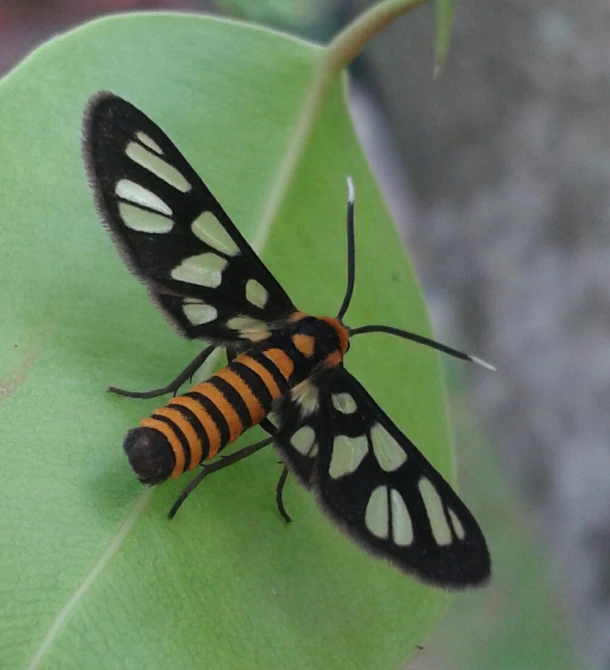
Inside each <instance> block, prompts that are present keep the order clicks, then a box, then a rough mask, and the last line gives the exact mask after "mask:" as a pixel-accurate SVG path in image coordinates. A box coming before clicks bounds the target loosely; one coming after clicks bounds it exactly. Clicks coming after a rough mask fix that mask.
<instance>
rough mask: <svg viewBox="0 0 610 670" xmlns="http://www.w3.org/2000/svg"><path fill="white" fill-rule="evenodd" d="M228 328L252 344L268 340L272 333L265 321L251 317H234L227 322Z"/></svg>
mask: <svg viewBox="0 0 610 670" xmlns="http://www.w3.org/2000/svg"><path fill="white" fill-rule="evenodd" d="M227 327H228V328H231V330H235V331H237V332H238V333H239V337H241V338H242V339H244V340H250V342H261V341H262V340H267V339H268V338H269V337H270V336H271V333H270V332H269V327H268V325H267V324H266V323H265V322H264V321H260V320H259V319H253V318H251V317H249V316H234V317H232V318H231V319H229V320H228V321H227Z"/></svg>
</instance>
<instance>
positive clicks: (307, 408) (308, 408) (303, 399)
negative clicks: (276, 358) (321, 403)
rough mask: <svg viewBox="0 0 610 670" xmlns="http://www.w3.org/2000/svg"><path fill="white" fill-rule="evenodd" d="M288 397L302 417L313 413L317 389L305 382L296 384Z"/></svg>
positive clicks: (316, 400) (315, 405)
mask: <svg viewBox="0 0 610 670" xmlns="http://www.w3.org/2000/svg"><path fill="white" fill-rule="evenodd" d="M290 395H291V397H292V399H293V400H294V402H296V403H297V405H298V406H299V407H300V409H301V415H302V416H304V417H305V416H309V414H311V413H312V412H315V410H316V409H317V407H318V388H317V386H315V385H314V384H312V383H311V382H309V381H307V380H305V381H304V382H301V383H300V384H297V385H296V386H295V387H294V388H293V389H292V391H291V392H290Z"/></svg>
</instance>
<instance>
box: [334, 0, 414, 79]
mask: <svg viewBox="0 0 610 670" xmlns="http://www.w3.org/2000/svg"><path fill="white" fill-rule="evenodd" d="M426 1H427V0H385V1H384V2H380V3H378V4H376V5H375V6H373V7H371V8H370V9H368V10H367V11H366V12H364V13H363V14H361V15H360V16H359V17H358V18H357V19H356V20H355V21H353V22H352V23H350V24H349V25H348V26H346V27H345V28H344V29H343V30H342V31H341V32H340V33H339V34H338V35H337V36H336V37H335V38H334V39H333V40H332V42H331V43H330V44H329V45H328V47H327V54H326V59H325V66H326V72H327V74H328V75H331V76H332V74H334V73H336V72H338V71H339V70H342V69H343V68H345V67H347V65H349V63H351V62H352V61H353V60H354V59H355V58H356V56H357V55H358V54H359V53H360V52H361V51H362V50H363V49H364V47H365V46H366V45H367V44H368V43H369V42H370V41H371V40H372V39H373V37H375V35H377V33H379V32H381V31H382V30H383V29H384V28H385V27H386V26H387V25H388V24H389V23H391V22H392V21H393V20H394V19H396V18H397V17H399V16H401V15H402V14H406V13H407V12H410V11H411V10H412V9H415V8H416V7H419V5H422V4H424V2H426Z"/></svg>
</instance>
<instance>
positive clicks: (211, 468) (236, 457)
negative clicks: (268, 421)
mask: <svg viewBox="0 0 610 670" xmlns="http://www.w3.org/2000/svg"><path fill="white" fill-rule="evenodd" d="M272 441H273V438H271V437H266V438H265V439H264V440H261V441H260V442H255V443H254V444H251V445H250V446H249V447H244V448H243V449H240V450H239V451H236V452H235V453H234V454H231V455H230V456H223V457H222V458H221V459H220V460H218V461H216V462H215V463H210V465H203V466H201V471H200V472H199V474H198V475H197V476H195V477H193V479H191V481H190V482H189V483H188V484H187V485H186V486H185V487H184V489H183V490H182V493H181V494H180V495H179V496H178V499H177V500H176V502H175V503H174V504H173V505H172V508H171V509H170V511H169V514H168V515H167V516H168V517H169V518H170V519H173V518H174V516H175V515H176V512H177V511H178V508H179V507H180V505H182V503H183V502H184V501H185V500H186V498H187V496H188V495H189V493H191V491H193V490H194V489H196V488H197V486H199V484H200V483H201V482H202V481H203V479H204V478H205V477H207V476H208V475H210V474H212V472H216V471H217V470H222V469H223V468H226V467H227V466H229V465H233V463H237V461H241V460H242V458H247V457H248V456H251V455H252V454H255V453H256V452H257V451H258V450H259V449H262V448H263V447H266V446H267V445H268V444H270V443H271V442H272Z"/></svg>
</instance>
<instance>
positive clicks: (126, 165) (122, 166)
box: [83, 93, 295, 343]
mask: <svg viewBox="0 0 610 670" xmlns="http://www.w3.org/2000/svg"><path fill="white" fill-rule="evenodd" d="M83 154H84V158H85V165H86V168H87V172H88V177H89V181H90V183H91V187H92V189H93V192H94V195H95V200H96V204H97V207H98V209H99V211H100V213H101V216H102V220H103V222H104V224H105V226H106V227H107V229H108V231H109V232H110V234H111V237H112V239H113V241H114V243H115V244H116V246H117V248H118V250H119V252H120V254H121V256H122V258H123V260H124V262H125V264H126V265H127V266H128V267H129V268H130V270H132V272H134V273H135V274H136V275H137V276H138V277H139V278H140V279H141V280H142V281H143V282H144V283H145V284H146V286H147V287H148V290H149V293H150V295H151V297H152V299H153V301H154V302H155V303H156V304H157V305H158V306H159V308H160V309H161V311H162V312H163V313H164V314H165V316H166V317H167V318H168V319H169V321H170V323H171V324H172V325H174V326H175V327H176V328H177V329H178V331H179V332H180V333H181V334H182V335H184V336H186V337H188V338H197V339H205V340H210V341H212V342H217V343H229V342H237V341H239V340H242V341H243V340H250V341H260V340H263V339H266V337H268V336H269V329H270V327H271V326H272V325H273V323H274V322H276V321H278V320H280V319H283V318H286V317H287V316H288V315H290V314H291V313H292V312H294V311H295V308H294V305H293V304H292V302H291V300H290V298H289V297H288V296H287V295H286V293H285V292H284V290H283V289H282V287H281V286H280V285H279V284H278V282H277V281H276V280H275V279H274V277H273V276H272V275H271V273H270V272H269V271H268V270H267V268H266V267H265V266H264V265H263V263H262V261H261V260H260V259H259V258H258V256H257V255H256V254H255V253H254V251H253V250H252V249H251V248H250V246H249V245H248V243H247V242H246V240H245V239H244V238H243V236H242V235H241V233H240V232H239V231H238V230H237V228H236V227H235V225H234V224H233V223H232V221H231V220H230V219H229V217H228V216H227V214H226V213H225V211H224V210H223V209H222V207H221V206H220V204H219V203H218V201H217V200H216V199H215V198H214V196H213V195H212V194H211V193H210V191H209V190H208V188H207V186H206V185H205V184H204V183H203V181H201V179H200V178H199V177H198V175H197V174H196V173H195V171H194V170H193V168H192V167H191V166H190V165H189V163H188V162H187V161H186V159H185V158H184V157H183V156H182V154H181V153H180V152H179V151H178V149H176V147H175V146H174V144H173V143H172V142H171V140H170V139H169V138H168V137H167V135H165V133H164V132H163V131H162V130H161V129H160V128H159V127H158V126H157V125H156V124H155V123H153V122H152V121H151V120H150V119H149V118H148V117H147V116H145V115H144V114H143V113H142V112H140V111H139V110H138V109H136V108H135V107H134V106H133V105H131V104H129V103H128V102H126V101H125V100H122V99H121V98H118V97H116V96H114V95H111V94H110V93H99V94H97V95H95V96H94V97H93V98H92V99H91V100H90V102H89V105H88V107H87V110H86V111H85V117H84V125H83Z"/></svg>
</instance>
